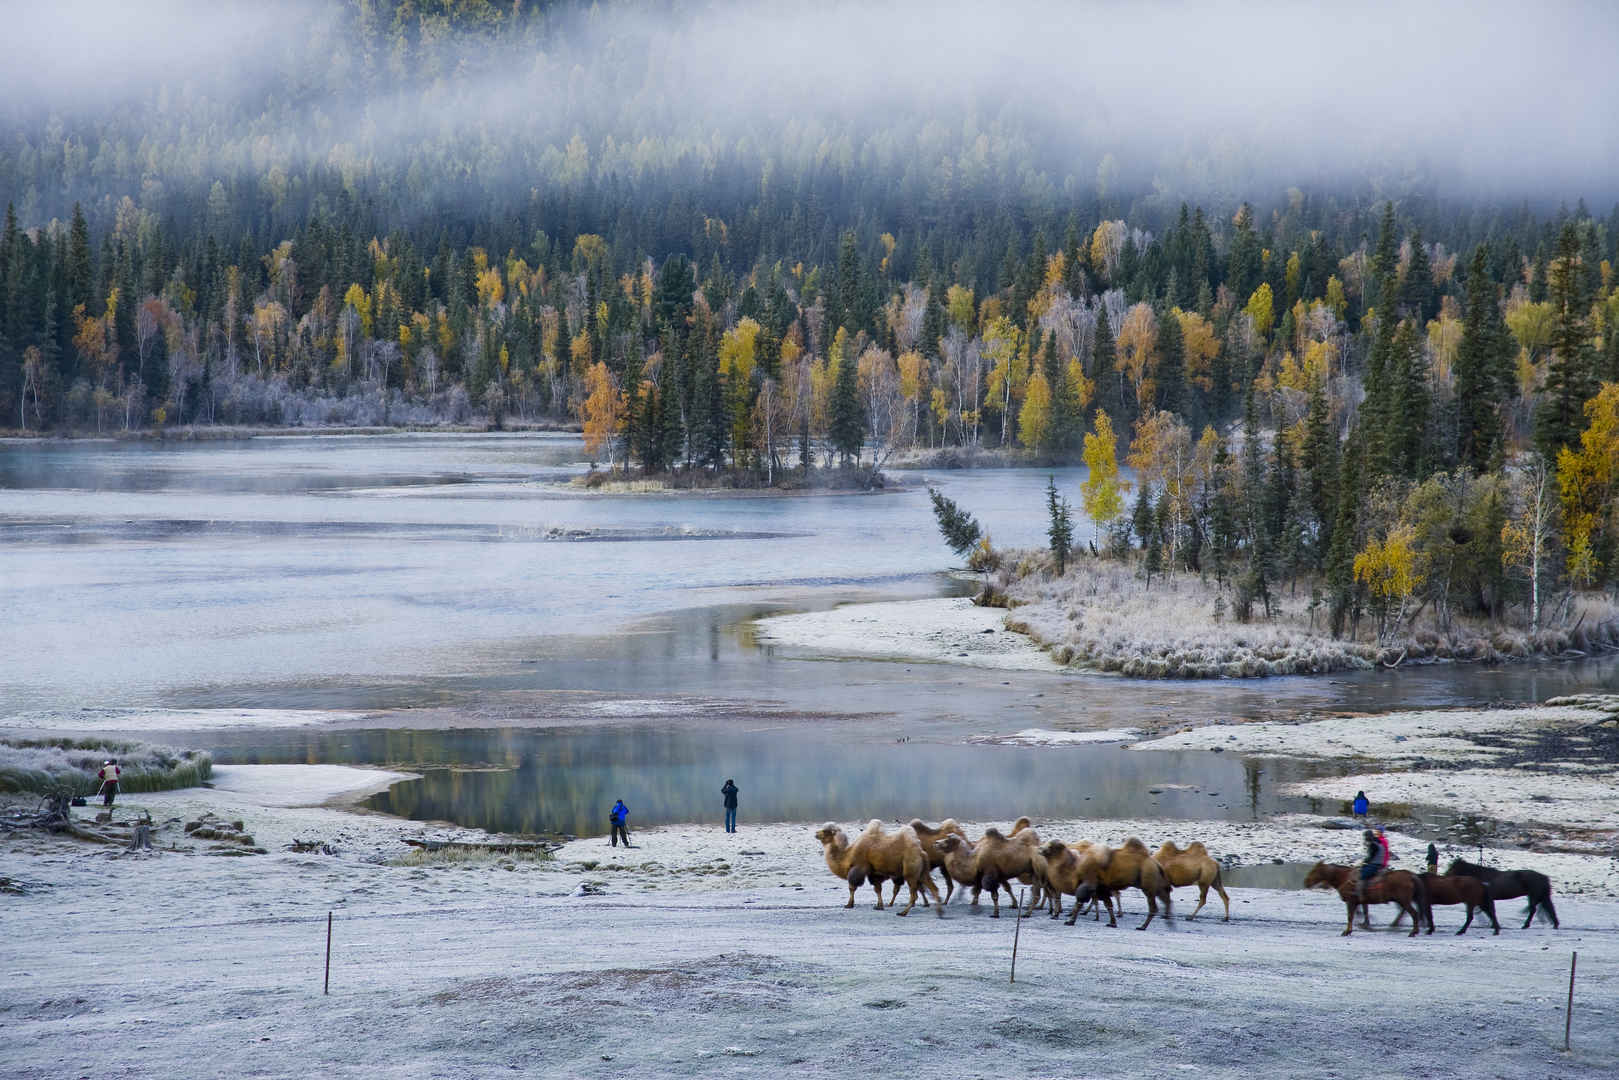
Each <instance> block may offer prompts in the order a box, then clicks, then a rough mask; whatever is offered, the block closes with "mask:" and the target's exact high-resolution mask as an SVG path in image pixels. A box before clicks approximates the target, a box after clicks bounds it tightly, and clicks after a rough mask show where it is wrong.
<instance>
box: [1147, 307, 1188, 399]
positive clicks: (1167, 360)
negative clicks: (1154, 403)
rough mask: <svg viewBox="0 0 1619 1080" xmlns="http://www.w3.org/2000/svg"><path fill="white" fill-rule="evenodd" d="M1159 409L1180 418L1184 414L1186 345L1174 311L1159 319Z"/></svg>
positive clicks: (1156, 379)
mask: <svg viewBox="0 0 1619 1080" xmlns="http://www.w3.org/2000/svg"><path fill="white" fill-rule="evenodd" d="M1154 381H1155V382H1156V383H1157V384H1158V407H1159V408H1160V409H1164V410H1167V411H1168V412H1172V413H1174V414H1175V415H1176V416H1183V415H1185V413H1186V411H1187V394H1186V344H1185V338H1184V337H1183V336H1182V334H1181V321H1180V319H1179V318H1177V317H1176V315H1175V312H1174V311H1173V310H1170V311H1166V312H1165V313H1164V314H1163V317H1162V318H1160V319H1159V320H1158V370H1157V372H1156V375H1155V380H1154Z"/></svg>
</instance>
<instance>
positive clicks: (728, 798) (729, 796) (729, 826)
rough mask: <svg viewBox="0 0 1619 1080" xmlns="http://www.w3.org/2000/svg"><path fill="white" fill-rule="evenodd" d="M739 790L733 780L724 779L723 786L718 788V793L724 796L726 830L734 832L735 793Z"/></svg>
mask: <svg viewBox="0 0 1619 1080" xmlns="http://www.w3.org/2000/svg"><path fill="white" fill-rule="evenodd" d="M740 790H742V789H741V788H739V787H737V786H736V781H735V780H727V781H725V786H724V787H722V788H720V794H721V795H724V796H725V831H726V832H736V793H737V792H738V791H740Z"/></svg>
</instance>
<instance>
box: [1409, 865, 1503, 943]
mask: <svg viewBox="0 0 1619 1080" xmlns="http://www.w3.org/2000/svg"><path fill="white" fill-rule="evenodd" d="M1422 883H1423V884H1424V885H1425V886H1427V888H1428V933H1430V934H1431V933H1433V909H1434V905H1435V904H1439V905H1445V904H1466V905H1467V921H1466V922H1464V923H1462V928H1461V929H1460V930H1458V931H1456V933H1458V934H1465V933H1467V928H1468V927H1469V926H1472V925H1473V912H1474V911H1482V912H1484V914H1486V915H1488V916H1489V917H1490V926H1491V927H1492V928H1493V930H1494V932H1495V933H1497V934H1499V933H1500V932H1501V924H1500V923H1498V922H1496V921H1495V900H1494V899H1492V898H1491V896H1490V890H1489V887H1488V886H1487V885H1485V884H1484V882H1482V881H1480V880H1479V879H1478V878H1475V877H1468V876H1467V875H1466V874H1456V875H1454V876H1451V875H1448V874H1447V875H1445V876H1443V877H1441V876H1440V875H1438V874H1423V875H1422ZM1403 918H1405V915H1404V913H1401V914H1399V915H1396V916H1395V917H1394V924H1395V925H1396V926H1398V925H1399V922H1400V920H1401V919H1403Z"/></svg>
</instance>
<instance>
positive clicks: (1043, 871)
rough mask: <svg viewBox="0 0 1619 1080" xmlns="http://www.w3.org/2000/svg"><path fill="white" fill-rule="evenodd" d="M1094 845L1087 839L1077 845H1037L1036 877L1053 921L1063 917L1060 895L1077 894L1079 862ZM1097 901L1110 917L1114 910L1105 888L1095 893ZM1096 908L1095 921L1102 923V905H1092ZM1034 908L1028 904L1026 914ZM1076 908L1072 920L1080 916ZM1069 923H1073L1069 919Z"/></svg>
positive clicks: (1111, 898)
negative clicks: (1105, 908)
mask: <svg viewBox="0 0 1619 1080" xmlns="http://www.w3.org/2000/svg"><path fill="white" fill-rule="evenodd" d="M1094 846H1095V845H1094V844H1092V843H1091V842H1090V841H1088V840H1081V841H1080V842H1079V843H1077V844H1065V843H1063V842H1062V841H1061V840H1050V841H1047V842H1046V843H1044V844H1041V845H1040V848H1039V849H1038V850H1037V851H1036V852H1035V854H1034V867H1035V875H1036V877H1038V878H1039V879H1040V884H1041V887H1042V888H1044V890H1045V895H1046V907H1047V909H1048V910H1049V911H1050V912H1051V917H1052V918H1053V919H1055V918H1058V917H1060V916H1061V915H1062V898H1063V894H1065V893H1068V894H1077V893H1078V892H1079V886H1080V882H1081V880H1082V877H1081V875H1080V860H1081V859H1082V858H1083V857H1084V855H1085V853H1086V852H1088V851H1090V849H1091V848H1092V847H1094ZM1097 900H1098V901H1102V902H1105V903H1106V904H1107V906H1108V911H1109V913H1110V914H1111V912H1112V910H1113V895H1112V893H1111V892H1109V891H1108V890H1106V889H1105V888H1104V889H1102V890H1100V891H1099V892H1098V893H1097ZM1093 906H1094V907H1095V909H1096V920H1097V921H1098V922H1100V921H1101V920H1102V908H1101V903H1096V904H1094V905H1093ZM1033 912H1034V906H1033V905H1032V904H1031V905H1030V907H1029V911H1028V912H1027V914H1033ZM1079 914H1080V912H1079V905H1078V903H1075V905H1074V917H1075V918H1078V917H1079ZM1069 921H1070V922H1072V921H1073V920H1069Z"/></svg>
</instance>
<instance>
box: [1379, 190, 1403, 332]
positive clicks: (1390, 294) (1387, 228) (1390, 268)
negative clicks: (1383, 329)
mask: <svg viewBox="0 0 1619 1080" xmlns="http://www.w3.org/2000/svg"><path fill="white" fill-rule="evenodd" d="M1399 258H1400V252H1399V240H1398V238H1397V237H1396V235H1395V231H1394V203H1392V202H1386V203H1384V204H1383V224H1382V226H1381V227H1380V228H1379V229H1378V230H1377V247H1375V248H1373V249H1372V280H1373V282H1374V283H1375V284H1376V288H1377V313H1378V316H1379V317H1380V318H1381V317H1383V316H1384V315H1389V316H1392V315H1393V311H1392V309H1393V307H1394V304H1395V299H1396V298H1395V295H1394V280H1395V273H1396V271H1397V270H1398V267H1399Z"/></svg>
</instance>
